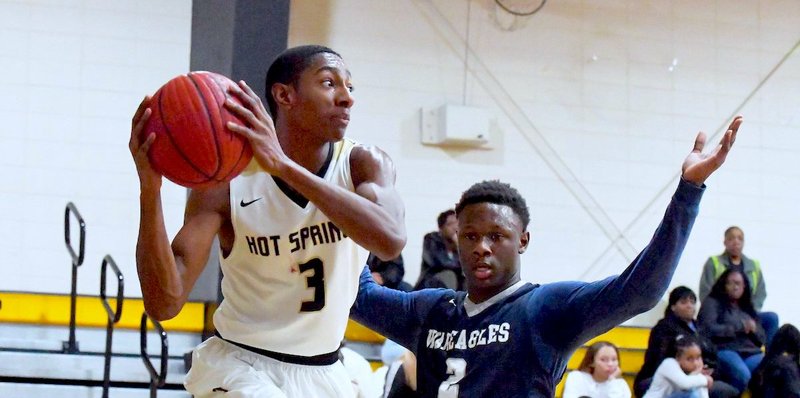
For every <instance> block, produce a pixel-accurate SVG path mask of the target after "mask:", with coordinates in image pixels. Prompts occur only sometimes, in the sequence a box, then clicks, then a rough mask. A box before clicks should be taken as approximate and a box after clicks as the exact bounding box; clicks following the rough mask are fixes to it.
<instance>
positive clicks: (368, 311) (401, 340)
mask: <svg viewBox="0 0 800 398" xmlns="http://www.w3.org/2000/svg"><path fill="white" fill-rule="evenodd" d="M453 297H455V292H454V291H452V290H448V289H423V290H419V291H415V292H403V291H399V290H394V289H389V288H386V287H383V286H381V285H379V284H377V283H375V281H374V280H373V279H372V275H371V274H370V273H369V269H368V268H367V267H364V270H362V271H361V278H360V279H359V283H358V296H357V297H356V302H355V303H354V304H353V307H352V308H351V309H350V318H352V319H353V320H355V321H356V322H358V323H360V324H362V325H364V326H366V327H368V328H370V329H372V330H374V331H376V332H378V333H380V334H382V335H384V336H386V337H387V338H389V339H391V340H393V341H395V342H396V343H398V344H400V345H402V346H403V347H406V348H408V349H409V350H411V351H413V352H415V351H416V344H417V341H418V339H419V338H420V335H421V325H422V322H423V320H424V319H425V318H426V317H427V315H428V313H429V312H430V310H431V308H433V306H434V305H436V303H438V302H439V301H440V300H442V299H447V300H449V299H452V298H453Z"/></svg>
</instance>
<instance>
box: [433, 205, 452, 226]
mask: <svg viewBox="0 0 800 398" xmlns="http://www.w3.org/2000/svg"><path fill="white" fill-rule="evenodd" d="M454 215H456V211H455V210H453V209H447V210H445V211H443V212H441V213H439V216H438V217H436V224H437V225H439V228H441V227H443V226H444V223H446V222H447V217H450V216H454Z"/></svg>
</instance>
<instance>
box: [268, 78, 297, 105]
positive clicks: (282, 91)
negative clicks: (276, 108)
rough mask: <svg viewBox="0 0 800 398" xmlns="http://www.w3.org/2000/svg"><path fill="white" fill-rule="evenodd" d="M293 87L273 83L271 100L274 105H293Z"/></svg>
mask: <svg viewBox="0 0 800 398" xmlns="http://www.w3.org/2000/svg"><path fill="white" fill-rule="evenodd" d="M294 97H295V94H294V87H293V86H292V85H291V84H283V83H275V84H273V85H272V98H274V99H275V103H277V104H278V105H283V106H291V105H292V104H293V103H294Z"/></svg>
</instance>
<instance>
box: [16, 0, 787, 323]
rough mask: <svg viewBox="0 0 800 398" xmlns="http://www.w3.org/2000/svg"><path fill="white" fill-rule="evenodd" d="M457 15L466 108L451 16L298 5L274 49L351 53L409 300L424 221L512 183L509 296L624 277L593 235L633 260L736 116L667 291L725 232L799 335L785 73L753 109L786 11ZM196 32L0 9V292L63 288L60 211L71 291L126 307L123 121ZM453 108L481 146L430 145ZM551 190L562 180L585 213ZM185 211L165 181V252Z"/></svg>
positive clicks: (76, 4) (441, 9)
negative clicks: (105, 275)
mask: <svg viewBox="0 0 800 398" xmlns="http://www.w3.org/2000/svg"><path fill="white" fill-rule="evenodd" d="M469 4H471V6H470V7H471V9H470V10H469V14H470V27H469V31H470V35H469V44H470V46H471V48H472V51H473V53H472V56H471V57H469V61H468V62H469V64H470V68H471V70H472V72H470V74H469V75H468V78H467V83H466V92H464V73H465V71H464V38H465V36H464V33H465V31H466V20H467V5H468V2H467V1H466V0H402V1H391V2H389V1H384V2H375V1H366V0H337V1H314V2H308V1H294V2H292V15H291V26H290V40H289V41H290V43H289V44H290V45H297V44H304V43H321V44H326V45H330V46H331V47H333V48H334V49H336V50H337V51H339V52H341V53H342V54H343V55H344V57H345V60H346V61H347V62H348V64H349V67H350V69H351V71H352V72H353V75H354V82H355V85H356V88H357V89H356V92H355V95H356V99H357V103H356V107H355V108H354V111H353V122H352V124H351V127H350V129H349V135H350V136H352V137H354V138H355V139H357V140H360V141H363V142H368V143H372V144H376V145H379V146H380V147H382V148H383V149H384V150H386V151H387V152H388V153H389V154H390V155H391V156H392V157H393V159H394V160H395V163H396V165H397V169H398V181H397V187H398V189H399V191H400V193H401V195H402V196H403V198H404V201H405V203H406V213H407V214H406V223H407V229H408V236H409V241H408V245H407V246H406V249H405V250H404V252H403V255H404V257H405V261H406V271H407V277H406V279H407V280H408V281H409V282H413V281H414V280H415V279H416V277H417V274H418V271H419V270H418V264H419V259H420V254H421V244H422V236H423V235H424V234H425V233H426V232H428V231H431V230H433V229H435V217H436V215H437V214H438V213H439V212H440V211H441V210H444V209H445V208H448V207H451V206H452V205H453V204H454V203H455V201H456V200H457V199H458V196H459V195H460V193H461V192H462V191H463V190H464V189H465V188H466V187H468V186H469V185H470V184H471V183H473V182H476V181H479V180H482V179H491V178H499V179H501V180H504V181H508V182H510V183H511V184H512V185H514V186H516V187H517V188H518V189H519V190H520V191H521V192H522V193H523V195H524V196H525V197H526V198H527V200H528V202H529V205H530V207H531V214H532V223H531V231H532V234H533V243H532V247H531V250H529V251H528V253H527V254H525V256H524V257H523V259H524V267H523V278H524V279H526V280H530V281H534V282H549V281H554V280H560V279H596V278H601V277H603V276H606V275H610V274H613V273H617V272H619V271H621V270H622V269H623V268H624V265H625V263H626V261H627V260H626V258H625V256H623V255H622V254H621V253H620V251H619V250H618V247H617V245H618V244H619V242H617V243H615V242H613V241H612V239H611V238H609V237H608V236H606V234H605V233H604V232H603V231H604V230H617V231H620V232H622V234H623V237H624V239H623V240H622V242H628V243H622V244H620V245H625V244H630V245H632V246H633V247H635V248H636V249H637V250H638V249H639V248H641V247H642V246H643V245H644V244H646V243H647V241H648V240H649V239H650V236H651V235H652V232H653V230H654V228H655V227H656V224H657V223H658V221H659V220H660V217H661V215H662V214H663V211H664V206H665V205H666V203H667V201H668V198H669V195H671V193H672V192H673V191H674V187H675V185H676V180H675V178H676V177H677V176H678V174H679V170H680V164H681V161H682V160H683V158H684V156H685V155H686V153H687V151H688V150H689V148H690V147H691V145H692V139H693V138H694V135H695V133H696V132H697V131H698V130H703V131H706V132H708V133H709V134H710V135H712V136H713V140H712V142H716V140H718V138H719V137H718V135H717V133H718V130H719V128H720V127H721V126H724V125H726V123H727V121H728V119H729V118H730V116H731V115H732V114H733V113H734V112H735V111H736V110H737V109H738V108H740V107H741V110H740V112H741V113H743V114H744V115H745V117H746V124H745V126H744V127H743V129H742V134H741V135H740V137H739V140H738V141H737V144H736V148H735V152H734V154H732V156H731V157H730V159H729V162H728V164H727V165H726V166H725V169H723V170H721V171H720V172H719V173H718V174H717V175H715V176H714V177H713V178H712V179H711V180H710V181H709V184H708V185H709V189H708V191H707V193H706V196H705V198H704V201H703V204H702V209H701V216H700V218H699V219H698V221H697V223H696V226H695V230H694V233H693V235H692V239H691V240H690V242H689V244H688V246H687V248H686V251H685V252H684V255H683V257H682V260H681V263H680V266H679V268H678V271H677V274H676V276H675V278H674V280H673V284H672V285H673V286H676V285H678V284H686V285H688V286H690V287H692V288H696V286H697V280H698V277H699V274H700V266H701V265H702V263H703V262H704V261H705V259H706V258H707V256H708V255H709V254H713V253H717V252H720V251H721V250H722V245H721V241H722V236H721V234H722V231H723V230H724V229H725V228H726V227H727V226H729V225H732V224H738V225H741V226H742V227H743V228H744V230H745V232H746V237H747V245H746V248H745V249H746V250H745V252H746V253H747V254H749V255H752V256H754V257H756V258H759V259H760V260H761V261H762V264H763V267H764V270H765V272H766V280H767V283H768V287H769V289H768V290H769V298H768V300H767V304H766V306H767V308H768V309H773V310H777V311H778V312H779V313H780V314H781V316H782V317H783V319H784V320H786V321H792V322H795V323H798V322H800V312H798V311H797V310H795V309H793V308H792V306H791V305H790V303H791V299H792V295H791V293H790V292H791V290H790V289H791V287H792V286H791V284H792V283H794V281H796V280H798V279H799V278H800V275H799V274H800V271H798V268H797V267H796V266H794V264H793V263H794V261H793V256H792V254H793V251H792V249H793V246H794V245H793V243H794V238H793V237H794V235H795V233H794V232H795V230H796V229H797V226H798V224H800V220H798V218H799V217H800V215H798V212H797V211H796V206H795V204H794V203H795V201H796V200H795V199H794V198H795V197H796V196H797V193H798V187H800V168H797V167H796V161H795V159H796V157H797V155H796V154H797V151H798V150H800V138H798V137H800V135H799V134H798V130H799V129H798V128H799V127H800V116H798V113H797V109H798V105H800V83H798V82H800V79H798V78H799V77H800V54H794V55H792V56H790V57H789V59H788V60H787V61H786V62H785V63H784V64H783V65H782V66H781V67H779V68H778V69H777V70H776V72H775V73H774V74H772V75H771V76H770V77H769V79H768V80H767V81H766V83H765V84H764V85H763V86H762V87H760V89H759V90H758V91H757V92H756V93H755V95H754V96H753V97H752V98H749V95H750V94H751V92H752V91H753V90H755V89H756V88H757V87H758V86H759V83H760V82H761V81H762V80H763V79H765V78H767V76H768V74H769V73H770V71H772V69H773V68H774V67H775V66H776V64H777V63H778V62H779V61H780V60H781V59H782V57H783V56H784V55H785V54H786V52H787V51H788V50H789V49H791V48H792V46H794V44H795V43H796V42H797V40H798V39H800V26H798V25H797V23H796V21H797V20H798V18H800V5H798V3H796V2H793V1H780V0H762V1H755V2H753V1H744V0H742V1H736V2H735V4H731V3H730V2H726V1H721V0H719V1H716V2H714V1H711V2H699V3H698V2H661V1H632V0H631V1H626V0H619V1H613V2H594V1H588V0H560V1H558V2H548V3H547V5H546V6H545V7H544V8H543V9H542V11H541V12H540V13H538V14H536V15H535V16H533V17H531V18H528V19H516V20H515V19H514V18H510V17H509V16H508V15H505V14H503V13H502V11H498V10H497V9H496V8H495V6H494V4H493V2H492V1H491V0H472V2H471V3H469ZM190 14H191V2H190V1H188V0H185V1H170V2H166V3H163V2H144V3H143V2H138V1H127V0H126V1H114V2H104V1H77V0H75V1H34V0H29V1H8V0H0V64H1V65H3V67H2V68H3V73H0V118H2V120H3V121H4V124H3V127H2V128H0V165H1V166H2V167H0V173H2V181H3V182H4V184H2V185H1V186H0V224H2V228H0V250H2V252H3V254H4V256H3V259H4V260H3V261H2V262H0V267H2V268H0V269H2V270H3V271H5V272H3V275H4V278H2V280H0V289H4V290H34V291H48V292H65V291H67V290H68V288H69V285H68V277H69V260H68V256H67V253H66V249H65V248H64V247H63V232H62V231H63V225H62V217H63V209H64V206H65V204H66V202H67V201H69V200H72V201H75V202H76V203H77V204H78V206H79V208H80V209H81V211H82V212H83V215H84V217H85V218H86V221H87V225H88V231H87V232H88V239H87V257H86V263H85V265H84V266H83V267H82V269H81V270H80V274H81V279H80V283H79V290H80V291H81V292H84V293H96V290H97V285H98V283H97V275H98V272H97V268H99V265H100V260H101V258H102V256H103V255H105V254H107V253H110V254H112V255H113V256H114V258H115V259H116V260H117V262H118V263H119V264H120V266H121V267H122V268H123V270H124V272H125V273H126V275H128V282H127V286H126V291H127V294H129V295H132V296H135V295H138V294H140V292H139V287H138V281H137V280H136V277H135V266H134V258H133V253H134V244H135V240H136V234H137V225H138V186H137V180H136V176H135V170H134V168H133V164H132V162H131V161H130V155H129V154H128V151H127V140H128V131H129V123H130V117H131V115H132V113H133V110H134V109H135V107H136V105H137V104H138V102H139V100H140V99H141V97H142V96H143V95H144V94H145V93H149V92H152V91H154V90H155V89H156V88H157V87H158V86H159V85H160V84H162V83H163V82H164V81H166V80H167V79H168V78H170V77H172V76H174V75H176V74H178V73H182V72H185V71H187V70H188V64H189V46H190V42H189V40H190V26H191V25H190V22H191V15H190ZM512 25H513V26H515V27H516V29H507V27H509V26H512ZM503 27H506V28H503ZM675 60H677V62H675ZM673 63H674V65H673ZM670 66H673V70H672V71H670V70H669V67H670ZM498 95H499V96H498ZM462 101H466V103H467V104H469V105H476V106H484V107H486V108H488V109H490V111H491V112H492V114H493V115H494V117H495V121H494V124H493V131H492V144H493V149H492V150H478V151H473V150H462V149H452V148H439V147H428V146H423V145H422V144H421V143H420V131H419V110H420V108H422V107H436V106H439V105H442V104H445V103H456V104H460V103H462ZM509 109H510V111H509ZM506 112H510V113H506ZM520 120H523V121H525V122H524V123H523V124H522V125H520V124H519V122H520ZM554 162H555V163H554ZM564 178H568V179H573V178H574V179H575V181H577V186H578V187H580V190H581V192H580V194H579V196H578V197H576V196H575V195H573V194H571V193H570V192H569V190H568V189H567V185H566V184H565V183H564V181H562V179H564ZM184 195H185V191H184V190H183V189H181V188H179V187H176V186H174V185H171V184H169V183H166V185H165V191H164V201H165V213H166V215H167V225H168V229H169V231H170V233H171V234H174V233H175V232H176V231H177V228H178V227H179V225H180V222H181V218H182V209H183V202H184ZM578 198H580V200H579V199H578ZM584 206H590V207H596V208H595V209H593V210H586V209H584ZM589 211H592V212H602V214H604V215H605V216H604V219H605V220H606V221H603V222H601V223H600V224H598V223H597V222H596V221H594V220H593V219H592V217H590V213H589Z"/></svg>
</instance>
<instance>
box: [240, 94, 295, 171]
mask: <svg viewBox="0 0 800 398" xmlns="http://www.w3.org/2000/svg"><path fill="white" fill-rule="evenodd" d="M228 92H230V93H231V94H233V95H234V96H236V98H237V99H239V101H240V102H241V103H237V102H236V101H233V100H232V99H230V98H229V99H228V100H226V101H225V107H227V108H228V110H230V111H231V112H233V113H234V114H235V115H236V116H238V117H239V119H240V120H242V121H244V122H245V123H246V125H244V126H243V125H240V124H237V123H233V122H228V129H230V130H231V131H233V132H234V133H237V134H241V135H242V136H244V137H245V138H247V140H248V141H249V142H250V147H251V148H252V149H253V156H254V157H255V158H256V161H258V164H260V165H261V167H262V168H263V169H264V170H265V171H266V172H267V173H269V174H272V175H278V174H279V171H280V170H279V167H280V166H281V165H282V164H284V163H285V162H286V161H288V159H289V158H288V157H287V156H286V154H285V153H284V152H283V149H282V148H281V144H280V142H278V135H277V133H276V132H275V124H274V123H273V121H272V118H271V117H270V116H269V113H268V112H267V110H266V108H264V104H263V103H262V102H261V98H259V97H258V95H256V93H255V92H253V90H252V89H251V88H250V86H248V85H247V83H245V82H244V81H243V80H242V81H239V85H238V86H231V87H230V88H229V89H228Z"/></svg>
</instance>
